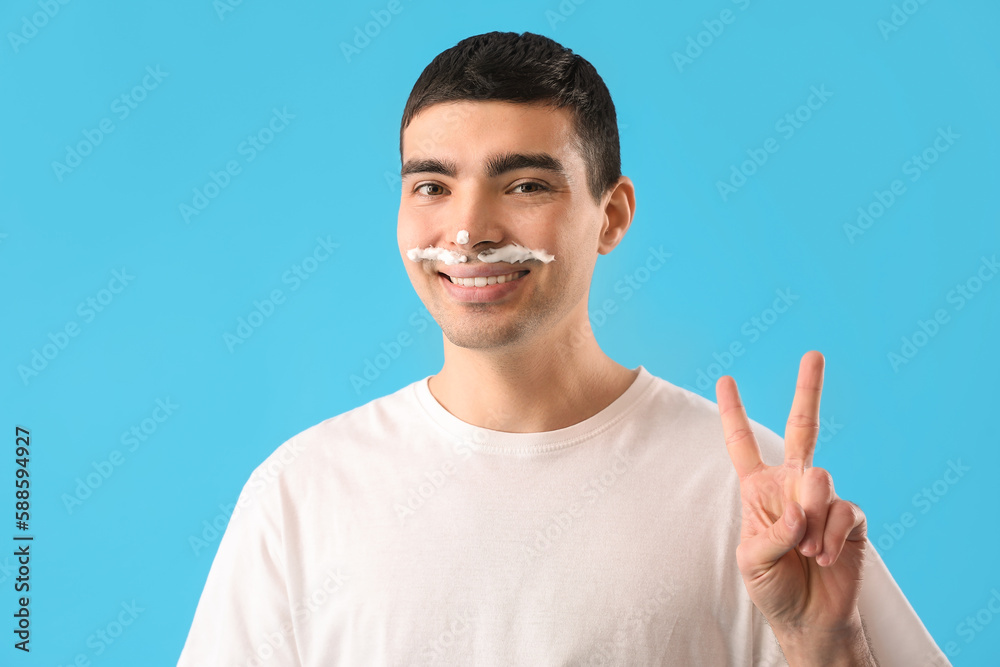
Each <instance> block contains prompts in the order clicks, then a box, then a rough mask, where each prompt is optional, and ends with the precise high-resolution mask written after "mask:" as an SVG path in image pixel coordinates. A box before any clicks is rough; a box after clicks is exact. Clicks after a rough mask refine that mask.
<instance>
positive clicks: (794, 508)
mask: <svg viewBox="0 0 1000 667" xmlns="http://www.w3.org/2000/svg"><path fill="white" fill-rule="evenodd" d="M805 534H806V514H805V511H804V510H803V509H802V506H801V505H799V504H798V503H797V502H794V501H789V502H787V503H786V504H785V511H784V512H782V514H781V516H780V517H778V520H777V521H775V522H774V523H773V524H771V527H770V528H768V529H767V530H765V531H763V532H761V533H758V534H756V535H754V536H753V537H752V538H750V539H749V540H747V541H745V542H743V543H742V544H740V546H739V548H738V549H737V550H736V562H737V565H738V566H739V568H740V572H741V573H743V575H744V576H747V577H750V578H754V577H757V576H759V575H761V574H763V573H764V572H766V571H767V570H769V569H771V566H773V565H774V563H776V562H777V561H778V559H779V558H781V557H782V556H784V555H785V554H786V553H788V552H789V551H791V550H792V549H794V548H795V546H796V545H797V544H798V543H799V542H801V541H802V538H803V537H805Z"/></svg>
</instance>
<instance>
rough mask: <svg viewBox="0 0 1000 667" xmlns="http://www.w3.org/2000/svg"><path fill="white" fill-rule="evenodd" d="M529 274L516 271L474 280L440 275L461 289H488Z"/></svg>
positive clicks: (478, 277)
mask: <svg viewBox="0 0 1000 667" xmlns="http://www.w3.org/2000/svg"><path fill="white" fill-rule="evenodd" d="M528 273H530V272H529V271H514V272H513V273H505V274H503V275H500V276H476V277H474V278H456V277H455V276H450V275H448V274H447V273H440V272H439V273H438V275H440V276H442V277H444V278H447V279H448V281H449V282H450V283H451V284H453V285H458V286H459V287H486V286H488V285H503V284H504V283H509V282H513V281H515V280H520V279H521V278H523V277H525V276H526V275H528Z"/></svg>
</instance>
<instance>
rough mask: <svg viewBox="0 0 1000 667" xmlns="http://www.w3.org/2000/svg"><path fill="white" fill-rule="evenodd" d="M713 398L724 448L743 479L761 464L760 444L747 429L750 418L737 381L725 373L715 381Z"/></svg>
mask: <svg viewBox="0 0 1000 667" xmlns="http://www.w3.org/2000/svg"><path fill="white" fill-rule="evenodd" d="M715 398H716V401H717V402H718V404H719V417H721V418H722V431H723V433H725V435H726V449H727V450H729V458H730V459H731V460H732V462H733V467H734V468H736V474H737V475H738V476H739V478H740V481H741V482H742V481H743V479H744V478H745V477H747V476H748V475H750V474H751V473H753V472H754V471H755V470H757V469H758V468H760V467H762V466H763V465H764V461H763V460H762V459H761V458H760V446H758V445H757V438H756V437H754V434H753V430H752V429H751V428H750V420H749V419H747V412H746V410H745V409H744V408H743V403H742V402H741V401H740V392H739V390H738V389H736V380H734V379H733V378H732V377H730V376H728V375H724V376H722V377H721V378H719V381H718V382H716V383H715Z"/></svg>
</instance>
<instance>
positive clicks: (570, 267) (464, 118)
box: [397, 101, 609, 349]
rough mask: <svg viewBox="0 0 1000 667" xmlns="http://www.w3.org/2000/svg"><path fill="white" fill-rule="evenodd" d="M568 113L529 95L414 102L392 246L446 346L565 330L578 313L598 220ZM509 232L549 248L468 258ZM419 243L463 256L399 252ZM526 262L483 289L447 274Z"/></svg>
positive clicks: (520, 339)
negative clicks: (523, 257) (497, 258)
mask: <svg viewBox="0 0 1000 667" xmlns="http://www.w3.org/2000/svg"><path fill="white" fill-rule="evenodd" d="M570 113H571V112H570V111H569V110H568V109H555V108H552V107H547V106H542V105H537V104H532V105H527V104H515V103H510V102H497V101H486V102H472V101H462V102H449V103H439V104H435V105H432V106H430V107H427V108H425V109H423V110H422V111H420V112H419V113H418V114H417V115H416V116H415V117H414V118H413V120H412V121H411V123H410V125H409V126H408V127H407V128H406V130H405V131H404V134H403V156H402V158H403V170H402V171H403V177H402V195H401V198H400V204H399V224H398V228H397V239H398V242H399V252H400V256H401V257H402V260H403V264H404V265H405V266H406V271H407V273H408V274H409V277H410V281H411V282H412V283H413V287H414V289H415V290H416V291H417V294H418V296H419V297H420V300H421V301H422V302H423V303H424V305H425V306H426V308H427V309H428V311H430V313H431V315H432V316H433V317H434V319H435V320H436V321H437V323H438V324H439V325H440V327H441V329H442V331H443V332H444V334H445V336H446V337H447V338H448V340H449V341H451V342H452V343H453V344H454V345H457V346H459V347H466V348H479V349H485V348H500V347H504V346H511V345H517V344H524V343H529V342H531V341H532V340H534V339H537V335H538V334H540V333H542V332H547V333H548V335H550V336H559V335H560V334H561V333H566V332H568V331H569V330H570V327H572V326H573V325H574V324H576V320H577V319H579V318H580V317H581V316H582V318H586V316H587V314H586V307H587V303H586V301H587V294H588V291H589V287H590V280H591V276H592V275H593V270H594V263H595V262H596V259H597V254H598V250H599V237H600V233H601V228H602V226H603V225H604V224H605V222H606V219H605V216H604V211H603V207H602V206H599V205H598V204H597V203H596V202H595V201H594V200H593V199H592V198H591V196H590V192H589V190H588V188H587V175H586V169H585V166H584V162H583V159H582V157H581V156H580V155H579V154H578V153H577V151H576V148H575V147H574V145H573V141H574V133H573V127H572V119H571V115H570ZM517 156H526V157H528V158H531V159H528V160H525V159H517ZM532 163H537V165H535V166H533V165H532ZM608 196H609V195H605V198H604V199H603V200H602V203H606V202H607V197H608ZM460 230H465V231H467V232H468V234H469V240H468V243H464V244H460V243H459V242H458V238H457V237H458V232H459V231H460ZM511 243H516V244H518V245H521V246H524V247H527V248H531V249H535V250H544V251H545V252H547V253H549V254H551V255H554V256H555V259H554V260H553V261H551V262H548V263H543V262H541V261H537V260H529V261H526V262H519V263H507V262H495V263H486V262H482V261H480V260H479V259H478V257H477V255H478V254H479V253H480V252H482V251H483V250H486V249H488V248H500V247H503V246H506V245H508V244H511ZM428 246H435V247H438V248H444V249H447V250H452V251H455V252H459V253H463V254H465V255H467V256H468V260H467V261H466V262H463V263H459V264H452V265H448V264H445V263H444V262H443V261H441V260H433V261H431V260H424V261H420V262H415V261H412V260H410V259H409V258H408V257H407V256H406V252H407V250H409V249H411V248H426V247H428ZM603 251H604V252H607V250H606V249H605V250H603ZM524 271H527V272H528V273H527V274H525V275H523V277H518V278H517V279H516V280H514V281H508V282H505V283H504V284H502V285H496V286H487V287H485V288H477V287H463V286H461V285H457V284H454V283H453V282H452V281H451V280H450V279H449V278H448V275H451V276H455V277H466V276H470V275H475V274H477V273H484V272H485V273H488V274H491V275H497V274H512V273H513V274H518V273H519V272H524ZM445 274H447V275H445Z"/></svg>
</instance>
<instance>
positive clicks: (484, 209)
mask: <svg viewBox="0 0 1000 667" xmlns="http://www.w3.org/2000/svg"><path fill="white" fill-rule="evenodd" d="M453 197H454V199H453V200H452V206H451V207H450V209H451V210H449V211H448V213H447V215H448V216H449V218H450V219H451V220H450V222H451V224H450V225H449V226H448V231H447V234H448V236H446V237H445V239H444V240H445V241H447V243H448V244H449V246H451V245H454V246H456V247H458V248H460V249H461V250H464V251H467V252H469V251H475V250H483V249H485V248H488V247H492V246H493V245H495V244H497V243H499V242H500V241H502V240H503V231H502V229H501V228H500V226H499V224H498V222H497V217H496V212H495V211H494V208H493V206H492V205H491V204H490V202H488V201H487V199H486V197H485V196H483V197H480V196H477V195H476V194H475V193H473V192H468V191H467V192H465V193H464V194H463V195H461V198H459V196H458V195H453ZM446 247H448V246H446Z"/></svg>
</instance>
